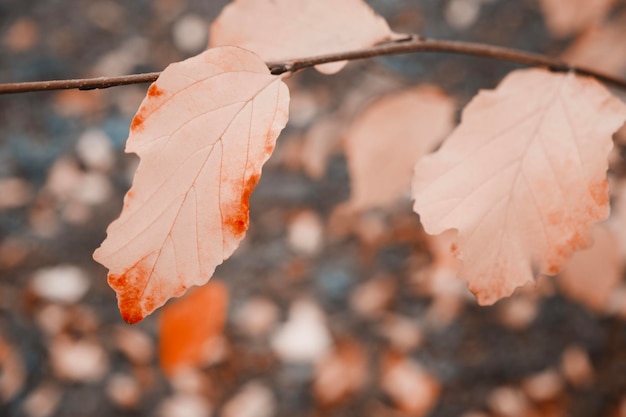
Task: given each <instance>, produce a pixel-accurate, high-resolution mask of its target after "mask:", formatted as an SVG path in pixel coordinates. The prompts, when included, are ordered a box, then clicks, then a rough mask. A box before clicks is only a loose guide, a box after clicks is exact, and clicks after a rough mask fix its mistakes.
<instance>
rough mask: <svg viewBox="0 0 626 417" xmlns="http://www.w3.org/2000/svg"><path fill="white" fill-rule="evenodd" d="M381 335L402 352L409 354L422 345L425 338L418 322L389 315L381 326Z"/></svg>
mask: <svg viewBox="0 0 626 417" xmlns="http://www.w3.org/2000/svg"><path fill="white" fill-rule="evenodd" d="M380 333H381V334H382V335H383V336H385V337H386V338H387V339H388V340H389V341H390V342H391V345H392V346H393V347H394V348H396V349H398V350H399V351H402V352H408V351H410V350H413V349H415V348H416V347H418V346H419V345H421V344H422V340H423V336H422V332H421V330H420V326H419V324H418V323H417V320H416V319H414V318H410V317H403V316H398V315H389V316H386V317H385V320H384V322H383V324H381V326H380Z"/></svg>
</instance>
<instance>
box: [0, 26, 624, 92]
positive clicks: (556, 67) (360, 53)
mask: <svg viewBox="0 0 626 417" xmlns="http://www.w3.org/2000/svg"><path fill="white" fill-rule="evenodd" d="M415 52H439V53H451V54H460V55H471V56H478V57H484V58H491V59H496V60H500V61H509V62H515V63H518V64H523V65H528V66H543V67H547V68H549V69H551V70H552V71H560V72H568V71H573V72H575V73H577V74H581V75H588V76H592V77H595V78H597V79H598V80H600V81H603V82H605V83H607V84H611V85H613V86H616V87H620V88H623V89H626V80H624V79H620V78H617V77H613V76H611V75H608V74H603V73H601V72H599V71H596V70H593V69H589V68H581V67H577V66H573V65H570V64H568V63H566V62H564V61H561V60H559V59H557V58H551V57H548V56H546V55H541V54H535V53H530V52H524V51H519V50H516V49H511V48H504V47H500V46H492V45H486V44H480V43H472V42H462V41H446V40H437V39H427V38H422V37H420V36H417V35H408V37H407V38H403V39H399V40H395V41H390V42H386V43H382V44H379V45H375V46H372V47H370V48H365V49H359V50H355V51H349V52H342V53H335V54H328V55H319V56H314V57H309V58H299V59H293V60H289V61H282V62H268V63H267V66H268V68H269V69H270V71H271V72H272V74H275V75H279V74H283V73H286V72H296V71H299V70H301V69H304V68H309V67H313V66H315V65H320V64H327V63H329V62H338V61H354V60H358V59H366V58H373V57H377V56H384V55H399V54H408V53H415ZM159 74H160V73H159V72H151V73H146V74H135V75H125V76H121V77H99V78H86V79H74V80H55V81H35V82H26V83H9V84H0V94H12V93H25V92H32V91H49V90H67V89H75V88H78V89H80V90H92V89H96V88H109V87H115V86H118V85H128V84H141V83H148V82H153V81H155V80H156V79H157V78H158V76H159Z"/></svg>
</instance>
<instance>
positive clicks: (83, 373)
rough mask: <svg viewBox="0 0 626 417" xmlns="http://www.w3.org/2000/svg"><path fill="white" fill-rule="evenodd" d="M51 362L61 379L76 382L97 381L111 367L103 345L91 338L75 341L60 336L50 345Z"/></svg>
mask: <svg viewBox="0 0 626 417" xmlns="http://www.w3.org/2000/svg"><path fill="white" fill-rule="evenodd" d="M50 362H51V364H52V368H53V370H54V373H55V374H56V375H57V376H58V377H59V378H61V379H65V380H68V381H74V382H97V381H99V380H101V379H102V377H103V376H104V375H105V374H106V372H107V370H108V368H109V361H108V358H107V356H106V352H105V351H104V349H103V348H102V346H101V345H100V344H98V343H96V342H94V341H90V340H78V341H73V340H71V339H69V338H68V337H66V336H59V337H57V338H56V339H54V340H53V341H52V345H51V346H50Z"/></svg>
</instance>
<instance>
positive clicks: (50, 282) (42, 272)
mask: <svg viewBox="0 0 626 417" xmlns="http://www.w3.org/2000/svg"><path fill="white" fill-rule="evenodd" d="M89 285H90V282H89V279H88V278H87V274H85V272H84V271H83V270H82V269H80V268H78V267H77V266H74V265H59V266H54V267H50V268H42V269H39V270H37V271H35V273H34V274H33V277H32V278H31V288H32V290H33V291H34V292H35V294H37V295H38V296H39V297H41V298H44V299H46V300H49V301H55V302H60V303H67V304H73V303H76V302H78V301H79V300H80V299H82V298H83V296H84V295H85V294H86V293H87V291H88V290H89Z"/></svg>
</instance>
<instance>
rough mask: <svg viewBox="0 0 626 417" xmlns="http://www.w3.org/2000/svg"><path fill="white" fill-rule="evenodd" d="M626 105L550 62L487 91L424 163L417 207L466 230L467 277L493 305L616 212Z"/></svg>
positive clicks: (462, 240)
mask: <svg viewBox="0 0 626 417" xmlns="http://www.w3.org/2000/svg"><path fill="white" fill-rule="evenodd" d="M625 118H626V106H625V105H624V104H623V103H621V102H620V101H619V100H617V99H616V98H614V97H612V96H611V95H610V94H609V93H608V91H607V90H606V89H605V88H604V87H603V86H602V85H600V84H599V83H598V82H597V81H595V80H593V79H591V78H583V77H578V76H576V75H574V74H555V73H550V72H548V71H545V70H540V69H529V70H518V71H514V72H512V73H511V74H509V75H508V76H507V77H506V78H505V79H504V80H503V81H502V83H501V84H500V85H499V86H498V88H497V89H496V90H493V91H483V92H481V93H480V94H478V95H477V96H476V97H475V98H474V99H473V100H472V101H471V102H470V104H469V105H468V106H467V107H466V108H465V110H464V111H463V117H462V121H461V124H460V125H459V126H458V127H457V129H456V130H455V131H454V132H453V133H452V135H451V136H450V137H449V138H448V139H447V140H446V142H444V144H443V145H442V147H441V148H440V149H439V150H438V151H437V152H435V153H433V154H431V155H428V156H426V157H424V158H422V160H421V161H420V162H418V163H417V165H416V167H415V176H414V180H413V196H414V198H415V205H414V209H415V211H416V212H417V213H419V215H420V216H421V220H422V223H423V224H424V228H425V229H426V231H427V232H428V233H429V234H439V233H442V232H443V231H445V230H447V229H457V231H458V241H457V251H458V252H457V253H458V258H459V259H460V260H461V261H462V266H461V269H460V270H459V277H461V278H464V279H465V280H467V281H468V287H469V289H470V290H471V291H472V292H473V293H474V294H476V296H477V298H478V301H479V303H481V304H491V303H494V302H495V301H497V300H498V299H499V298H501V297H504V296H508V295H510V294H511V293H512V292H513V291H514V289H515V288H516V287H519V286H521V285H524V284H525V283H526V282H529V281H532V280H533V278H534V276H535V275H536V273H537V272H540V273H545V274H556V273H557V272H559V270H560V269H561V267H562V266H563V264H564V262H565V261H566V260H567V259H568V258H569V257H570V256H571V254H572V252H573V251H575V250H578V249H582V248H585V247H587V246H588V245H589V236H588V235H589V234H590V228H591V226H592V225H593V223H594V222H597V221H598V220H601V219H604V218H606V217H607V215H608V212H609V197H608V182H607V178H606V170H607V165H608V163H607V156H608V154H609V152H610V150H611V147H612V142H611V134H612V133H613V132H614V131H615V130H616V129H617V128H618V127H620V126H621V124H622V123H623V122H624V119H625Z"/></svg>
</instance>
